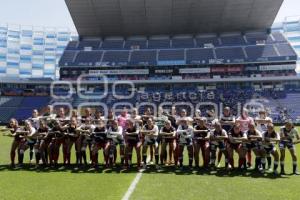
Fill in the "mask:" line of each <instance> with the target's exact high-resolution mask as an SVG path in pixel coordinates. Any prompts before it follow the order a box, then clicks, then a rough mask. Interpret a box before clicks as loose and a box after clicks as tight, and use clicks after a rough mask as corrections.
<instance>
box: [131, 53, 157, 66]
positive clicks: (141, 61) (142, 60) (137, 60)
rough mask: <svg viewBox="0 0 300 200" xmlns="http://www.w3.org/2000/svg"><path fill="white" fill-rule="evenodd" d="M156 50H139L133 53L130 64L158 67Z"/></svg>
mask: <svg viewBox="0 0 300 200" xmlns="http://www.w3.org/2000/svg"><path fill="white" fill-rule="evenodd" d="M156 54H157V51H156V50H139V51H132V53H131V59H130V64H131V65H156V64H157V62H156Z"/></svg>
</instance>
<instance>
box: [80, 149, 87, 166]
mask: <svg viewBox="0 0 300 200" xmlns="http://www.w3.org/2000/svg"><path fill="white" fill-rule="evenodd" d="M81 155H82V158H83V162H84V164H85V165H86V164H87V161H86V152H85V151H82V152H81Z"/></svg>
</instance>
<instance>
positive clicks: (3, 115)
mask: <svg viewBox="0 0 300 200" xmlns="http://www.w3.org/2000/svg"><path fill="white" fill-rule="evenodd" d="M17 109H18V107H0V123H7V122H8V121H9V119H10V118H12V117H15V116H14V113H15V112H16V110H17Z"/></svg>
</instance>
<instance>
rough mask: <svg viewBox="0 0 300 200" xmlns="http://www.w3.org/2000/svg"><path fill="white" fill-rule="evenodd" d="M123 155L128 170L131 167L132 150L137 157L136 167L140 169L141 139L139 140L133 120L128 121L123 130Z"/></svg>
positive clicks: (137, 128) (137, 127)
mask: <svg viewBox="0 0 300 200" xmlns="http://www.w3.org/2000/svg"><path fill="white" fill-rule="evenodd" d="M125 141H126V147H125V152H126V153H125V155H126V159H125V162H126V166H127V167H128V168H130V167H131V165H132V152H133V148H134V149H135V152H136V157H137V167H138V169H140V166H141V145H142V143H141V139H140V130H139V126H138V123H137V122H136V121H135V120H132V119H128V120H127V122H126V129H125Z"/></svg>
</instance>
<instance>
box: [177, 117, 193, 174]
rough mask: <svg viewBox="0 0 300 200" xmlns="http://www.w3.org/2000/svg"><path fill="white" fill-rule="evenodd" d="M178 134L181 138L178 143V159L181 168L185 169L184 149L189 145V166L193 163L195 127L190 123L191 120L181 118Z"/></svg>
mask: <svg viewBox="0 0 300 200" xmlns="http://www.w3.org/2000/svg"><path fill="white" fill-rule="evenodd" d="M178 125H179V126H178V129H177V135H178V138H179V144H178V161H179V165H180V168H181V169H183V151H184V147H185V146H186V147H187V150H188V156H189V167H190V168H192V165H193V130H194V129H193V127H192V126H191V125H190V124H189V120H188V119H185V118H181V119H180V122H179V123H178Z"/></svg>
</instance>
